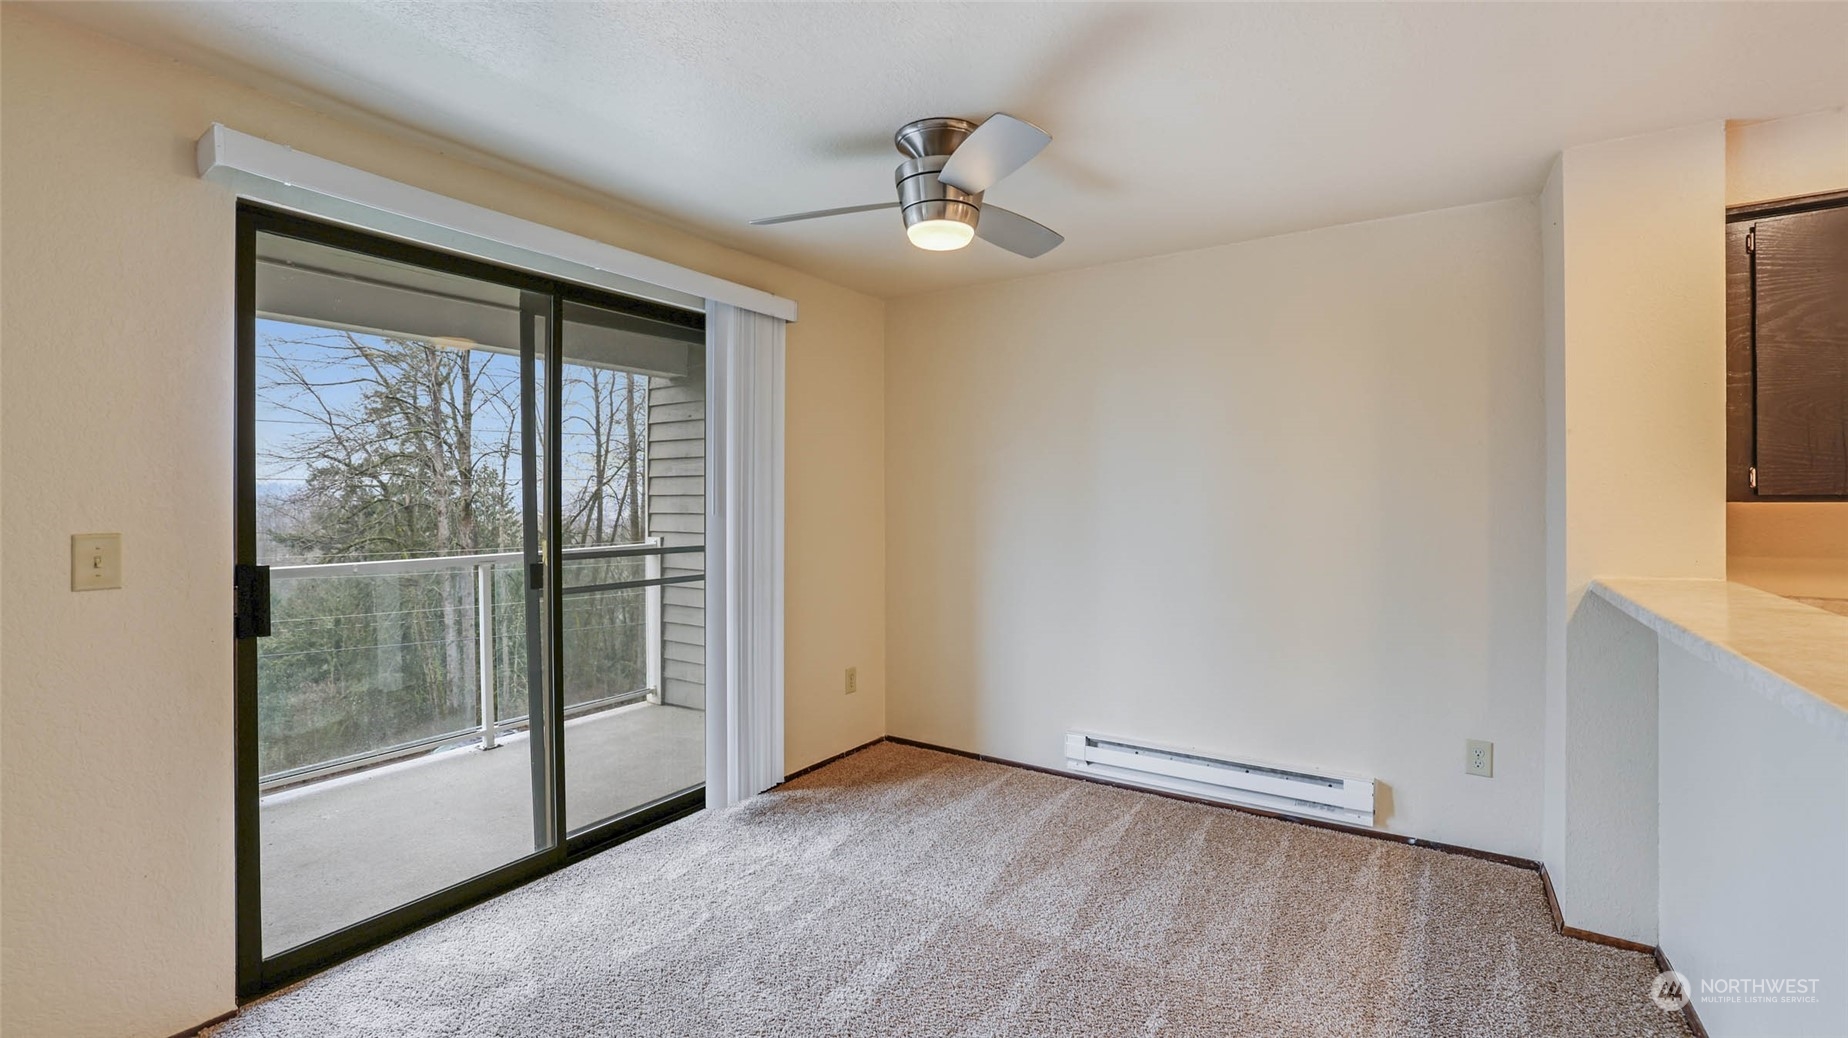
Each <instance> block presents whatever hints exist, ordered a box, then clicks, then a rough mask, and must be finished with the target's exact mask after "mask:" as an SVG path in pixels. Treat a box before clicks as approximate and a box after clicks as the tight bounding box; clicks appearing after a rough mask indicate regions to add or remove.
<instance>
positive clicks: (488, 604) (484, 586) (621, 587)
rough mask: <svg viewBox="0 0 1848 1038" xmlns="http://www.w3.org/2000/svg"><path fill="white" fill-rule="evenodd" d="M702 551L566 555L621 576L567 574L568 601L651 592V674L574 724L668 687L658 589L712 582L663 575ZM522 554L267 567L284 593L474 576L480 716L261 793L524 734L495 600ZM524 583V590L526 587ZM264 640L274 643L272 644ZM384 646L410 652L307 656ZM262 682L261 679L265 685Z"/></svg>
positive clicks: (272, 780)
mask: <svg viewBox="0 0 1848 1038" xmlns="http://www.w3.org/2000/svg"><path fill="white" fill-rule="evenodd" d="M704 551H705V548H704V547H703V546H699V545H690V546H683V545H675V546H665V545H663V544H661V543H660V538H650V539H648V540H647V541H644V542H642V543H638V544H620V545H603V546H595V547H582V548H566V549H564V551H563V553H562V558H561V562H562V566H561V568H569V567H573V564H588V563H593V562H598V561H600V560H610V561H608V562H605V563H604V565H603V566H602V567H601V568H600V571H599V572H597V573H595V574H594V576H597V577H601V578H609V577H615V578H617V579H597V580H592V581H589V582H584V583H577V584H573V583H571V582H570V579H569V575H567V579H566V580H565V582H564V585H563V587H562V588H561V593H562V594H563V595H565V596H567V597H569V596H576V595H602V594H607V593H611V592H622V591H631V590H644V591H646V592H647V594H645V595H644V596H643V600H644V602H645V607H644V612H645V614H646V615H645V619H644V622H643V623H642V624H641V625H640V627H641V631H640V632H638V633H639V637H640V639H641V641H642V653H643V656H644V658H645V676H644V680H643V682H642V684H641V685H639V686H638V687H634V688H628V689H622V690H620V691H617V692H614V693H610V694H605V695H597V696H593V697H590V698H587V699H581V700H578V701H568V702H567V703H566V706H565V717H566V718H567V719H569V718H572V717H577V716H581V715H584V714H588V713H593V712H595V711H599V710H605V709H610V708H612V707H616V706H621V705H624V704H628V703H633V702H637V701H639V700H643V699H650V698H653V699H655V700H656V701H658V697H659V691H660V689H661V685H662V682H661V672H662V637H661V631H662V627H661V623H662V608H661V596H660V590H659V589H660V588H661V587H663V586H665V585H668V584H677V583H691V582H696V581H700V580H704V579H705V574H704V573H703V572H690V573H681V574H675V575H671V576H664V575H663V557H664V556H668V555H696V554H701V553H703V552H704ZM525 558H526V557H525V555H524V553H522V552H518V551H509V552H492V553H482V554H470V555H445V556H435V557H430V558H411V559H378V560H370V561H365V562H332V563H314V564H308V565H296V566H272V567H271V568H270V581H271V584H272V587H274V588H275V590H276V593H277V594H278V596H279V597H281V596H284V595H285V594H286V591H285V589H286V586H287V582H292V581H303V580H315V579H328V578H392V577H407V576H414V575H418V574H443V573H449V574H453V575H456V576H458V577H459V576H461V575H462V574H464V573H467V574H470V575H471V578H472V579H471V584H472V588H473V595H472V602H471V603H470V604H471V605H472V607H473V611H474V623H473V624H472V628H473V629H472V631H471V632H470V633H471V637H470V639H469V640H470V641H471V642H472V643H473V644H472V645H471V646H470V647H469V651H470V653H471V654H472V656H473V660H474V670H475V674H476V682H477V685H478V688H477V692H478V699H477V703H478V707H477V709H476V710H475V716H474V717H473V718H472V719H471V720H472V723H470V724H466V725H462V726H459V727H454V728H453V730H446V731H442V732H440V733H437V734H431V735H421V736H418V737H416V738H410V739H397V738H390V739H387V740H382V741H383V742H384V744H383V745H378V746H368V747H364V748H362V749H360V750H358V751H357V752H352V753H346V754H341V755H338V756H335V757H332V758H331V759H328V760H322V761H316V762H314V763H307V764H296V765H294V766H288V767H280V768H277V769H275V770H274V771H272V772H270V773H267V774H264V775H262V776H261V778H260V779H259V788H260V789H261V790H262V791H264V792H270V791H273V790H276V789H280V788H283V787H289V786H295V785H301V784H304V783H307V782H312V781H316V780H319V779H325V778H331V777H333V776H335V775H340V774H345V773H348V772H353V771H358V770H361V769H364V768H370V767H375V766H378V765H380V764H385V763H389V762H392V761H397V760H402V759H405V758H409V757H413V756H416V755H419V754H424V753H429V752H431V751H434V750H437V749H443V748H449V747H453V746H460V745H467V744H469V743H477V742H478V743H479V745H480V746H481V748H483V749H493V748H494V747H495V745H496V744H497V743H498V742H499V741H500V740H501V739H502V738H504V737H506V736H507V735H509V734H512V733H514V732H518V731H520V730H522V729H524V728H526V727H527V721H528V715H527V714H525V713H518V714H510V715H509V716H497V715H498V711H497V695H498V693H499V691H500V688H499V682H500V677H501V674H502V667H501V665H500V664H501V661H500V660H499V659H498V658H497V645H496V643H497V641H502V640H505V639H506V638H508V637H511V636H512V635H511V634H510V633H509V632H504V631H498V630H497V626H498V624H497V614H496V605H497V603H496V591H495V578H496V576H497V575H498V574H497V569H499V568H501V567H514V568H513V569H510V570H509V569H500V573H506V574H511V573H514V572H522V570H521V569H520V567H522V566H523V565H524V563H525ZM622 560H633V561H634V562H639V563H640V564H641V568H640V570H639V571H636V570H635V569H634V567H633V566H631V567H630V568H629V569H628V570H627V571H625V570H624V569H623V567H622ZM575 568H578V569H580V570H582V569H583V568H585V567H584V566H582V565H579V566H577V567H575ZM702 569H703V567H702ZM580 575H583V574H580ZM279 585H280V586H279ZM521 586H522V587H523V586H524V583H523V581H522V583H521ZM506 597H513V596H506ZM518 597H519V602H518V603H517V605H518V608H519V614H518V615H519V616H520V622H519V625H518V626H519V628H520V630H519V632H517V633H520V634H522V635H523V631H524V625H525V622H526V621H525V617H526V614H525V602H524V597H525V596H524V594H521V595H520V596H518ZM503 604H504V605H507V606H513V605H516V603H514V602H507V603H503ZM416 611H417V610H379V611H371V610H368V611H360V612H355V613H353V614H351V615H332V616H316V617H308V618H291V617H290V616H288V615H287V610H286V609H284V610H280V611H278V612H277V614H276V618H275V623H276V624H277V625H278V626H280V625H283V624H287V623H289V622H291V621H292V620H294V621H295V622H305V621H322V622H328V621H331V622H336V623H338V622H342V621H358V622H360V623H362V624H363V623H367V622H370V623H372V624H375V625H376V624H379V623H382V622H384V620H385V619H388V618H401V617H403V616H406V615H408V614H410V613H413V612H416ZM594 629H600V628H593V630H594ZM567 633H569V632H567ZM447 641H448V640H447V639H444V642H445V645H447ZM264 644H267V642H266V643H264ZM386 648H390V649H396V650H402V648H403V646H402V645H393V646H385V645H383V644H379V643H371V644H361V645H357V646H346V647H340V648H325V649H309V650H304V652H305V653H308V654H312V653H316V652H319V653H338V652H365V651H374V652H376V651H381V650H382V649H386ZM569 649H570V644H569V641H568V640H567V651H569ZM292 654H294V653H289V652H281V653H275V654H274V655H280V656H287V655H292ZM265 658H266V656H265V653H264V651H263V649H262V648H261V647H260V648H259V651H258V666H259V672H260V673H261V668H262V667H263V664H264V662H265ZM261 680H262V679H261V678H260V681H261ZM382 734H390V733H382Z"/></svg>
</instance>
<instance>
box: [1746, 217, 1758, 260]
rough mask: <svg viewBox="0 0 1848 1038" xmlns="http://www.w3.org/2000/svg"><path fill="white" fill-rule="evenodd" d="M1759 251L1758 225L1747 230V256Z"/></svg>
mask: <svg viewBox="0 0 1848 1038" xmlns="http://www.w3.org/2000/svg"><path fill="white" fill-rule="evenodd" d="M1757 251H1758V225H1757V224H1753V225H1752V226H1750V227H1747V228H1746V229H1745V253H1746V255H1748V256H1749V255H1751V254H1753V253H1755V252H1757Z"/></svg>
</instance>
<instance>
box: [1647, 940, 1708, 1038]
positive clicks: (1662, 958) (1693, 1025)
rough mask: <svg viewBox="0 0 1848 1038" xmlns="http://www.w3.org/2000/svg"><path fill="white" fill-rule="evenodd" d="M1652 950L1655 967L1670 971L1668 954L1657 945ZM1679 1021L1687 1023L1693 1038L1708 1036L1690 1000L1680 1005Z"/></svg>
mask: <svg viewBox="0 0 1848 1038" xmlns="http://www.w3.org/2000/svg"><path fill="white" fill-rule="evenodd" d="M1652 950H1653V951H1654V952H1655V962H1656V969H1658V970H1660V971H1662V972H1663V973H1669V972H1672V971H1673V970H1674V968H1675V967H1674V964H1673V963H1671V962H1669V961H1668V956H1667V955H1666V954H1664V953H1663V951H1662V948H1661V946H1660V945H1658V946H1657V947H1655V948H1654V949H1652ZM1681 1022H1682V1023H1684V1024H1687V1025H1688V1031H1689V1032H1690V1033H1691V1034H1693V1035H1694V1038H1708V1034H1707V1025H1706V1024H1703V1023H1701V1022H1700V1014H1699V1013H1696V1012H1695V1011H1694V1003H1693V1002H1692V1001H1691V1000H1690V1001H1689V1002H1688V1004H1687V1005H1685V1006H1682V1007H1681Z"/></svg>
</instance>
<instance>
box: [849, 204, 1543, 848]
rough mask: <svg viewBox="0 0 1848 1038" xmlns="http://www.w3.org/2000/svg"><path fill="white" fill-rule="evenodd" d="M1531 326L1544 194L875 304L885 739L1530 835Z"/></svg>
mask: <svg viewBox="0 0 1848 1038" xmlns="http://www.w3.org/2000/svg"><path fill="white" fill-rule="evenodd" d="M1540 317H1541V302H1540V243H1539V233H1538V224H1537V207H1536V205H1535V203H1534V202H1533V201H1532V200H1513V201H1506V202H1496V203H1490V204H1486V205H1479V206H1471V207H1465V208H1459V209H1450V210H1444V211H1440V212H1434V213H1425V214H1422V215H1418V216H1409V217H1403V218H1399V219H1393V220H1383V221H1378V222H1373V223H1366V224H1356V225H1350V226H1344V227H1337V228H1332V229H1328V230H1322V231H1314V232H1310V233H1305V234H1295V235H1289V236H1285V237H1280V238H1272V239H1267V240H1263V241H1254V242H1248V243H1243V244H1238V245H1230V246H1225V247H1221V248H1214V249H1207V250H1203V251H1199V252H1190V253H1183V254H1178V255H1171V256H1164V257H1160V258H1156V259H1150V260H1141V261H1136V262H1130V263H1122V264H1115V265H1110V266H1105V267H1098V268H1092V269H1088V270H1082V271H1076V272H1070V273H1061V274H1054V275H1048V276H1044V277H1035V278H1029V279H1025V280H1020V281H1013V282H1007V283H1002V284H997V285H991V286H985V287H977V288H970V289H964V290H958V291H954V292H948V293H942V294H935V295H927V296H921V297H916V298H909V299H902V300H895V301H893V302H892V303H891V304H890V305H889V308H888V318H889V319H888V323H887V327H886V345H887V358H886V409H887V418H888V422H887V441H886V467H887V483H886V486H887V495H888V496H887V515H888V521H889V524H890V529H889V533H888V540H887V544H888V554H887V574H888V591H889V598H888V606H887V616H888V622H889V627H888V646H889V654H890V660H891V668H892V684H891V689H890V700H889V710H890V715H891V720H890V725H891V730H892V733H893V734H894V735H900V736H908V737H912V738H917V739H922V740H925V741H928V742H932V743H938V744H943V745H948V746H952V747H956V748H959V749H965V750H973V751H979V752H983V753H990V754H995V755H998V756H1001V757H1006V758H1011V759H1014V760H1019V761H1026V762H1030V763H1034V764H1040V765H1048V766H1057V765H1062V764H1063V756H1062V746H1063V743H1062V739H1063V734H1064V732H1065V731H1066V729H1067V728H1070V727H1083V728H1090V729H1096V730H1098V731H1101V732H1105V733H1111V734H1118V735H1124V736H1132V737H1141V738H1146V739H1150V740H1156V741H1160V742H1165V743H1171V744H1180V745H1188V746H1194V747H1200V748H1204V749H1207V750H1211V751H1216V752H1221V753H1228V754H1239V755H1246V756H1251V757H1257V758H1264V759H1268V760H1272V761H1277V762H1281V763H1285V764H1302V765H1321V766H1325V767H1330V768H1342V769H1350V770H1354V771H1358V772H1361V773H1364V774H1368V775H1373V776H1376V777H1377V778H1378V779H1380V780H1381V781H1382V782H1383V783H1384V789H1385V799H1384V800H1383V802H1382V804H1383V808H1384V809H1383V811H1382V812H1381V816H1380V820H1381V822H1382V823H1383V825H1384V826H1385V827H1386V828H1388V829H1390V830H1392V831H1395V832H1401V833H1410V834H1416V835H1418V836H1421V837H1426V838H1431V839H1436V840H1443V841H1451V842H1455V843H1461V844H1467V845H1470V846H1474V847H1482V848H1488V849H1492V850H1497V851H1504V852H1509V853H1513V854H1520V855H1528V856H1533V855H1535V854H1536V853H1537V852H1538V849H1539V832H1540V778H1541V775H1540V768H1541V738H1540V732H1541V723H1540V722H1541V683H1540V677H1541V660H1542V647H1541V635H1542V613H1541V604H1542V596H1541V593H1540V581H1541V578H1542V562H1543V546H1542V536H1543V531H1542V516H1541V504H1542V490H1541V486H1542V483H1541V481H1542V475H1543V454H1542V431H1543V419H1542V412H1541V392H1540V381H1541V369H1540V359H1541V350H1540ZM1468 738H1483V739H1490V740H1493V741H1494V742H1495V744H1496V758H1495V764H1496V773H1495V777H1494V778H1492V779H1482V778H1474V777H1469V776H1466V775H1465V774H1464V773H1463V751H1464V741H1465V740H1466V739H1468Z"/></svg>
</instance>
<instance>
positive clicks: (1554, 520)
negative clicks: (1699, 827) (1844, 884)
mask: <svg viewBox="0 0 1848 1038" xmlns="http://www.w3.org/2000/svg"><path fill="white" fill-rule="evenodd" d="M1725 143H1726V142H1725V128H1724V126H1723V125H1722V124H1720V123H1711V124H1703V125H1700V126H1694V127H1687V128H1683V129H1677V130H1671V131H1667V132H1664V133H1656V134H1649V135H1646V136H1640V137H1630V138H1625V139H1622V140H1616V141H1607V142H1603V143H1599V144H1592V145H1586V146H1584V147H1578V148H1572V149H1569V150H1567V151H1566V152H1565V153H1564V154H1563V155H1561V156H1560V159H1559V164H1558V167H1557V168H1556V169H1555V170H1554V172H1553V176H1552V179H1551V180H1550V181H1549V183H1548V186H1547V191H1546V194H1545V195H1544V196H1543V202H1544V203H1545V208H1546V209H1547V210H1548V212H1549V213H1554V212H1556V214H1557V215H1554V216H1549V219H1548V221H1547V224H1546V232H1545V237H1546V238H1547V239H1548V240H1547V241H1546V242H1545V244H1544V250H1545V253H1546V262H1547V268H1548V269H1547V272H1546V275H1545V276H1546V279H1547V291H1546V297H1547V301H1546V305H1547V307H1548V311H1549V312H1548V315H1547V318H1546V327H1547V329H1548V335H1547V336H1546V351H1547V357H1546V368H1547V370H1548V372H1549V379H1548V388H1547V392H1548V400H1549V405H1548V410H1547V419H1548V420H1547V431H1546V440H1547V446H1546V454H1547V468H1548V471H1547V474H1546V480H1547V485H1548V493H1547V524H1548V528H1549V531H1550V532H1551V534H1552V537H1553V542H1552V545H1551V551H1550V552H1549V556H1548V572H1547V574H1546V581H1547V585H1548V589H1549V593H1548V596H1547V598H1548V602H1547V612H1546V621H1545V622H1546V624H1547V627H1548V633H1547V646H1548V653H1547V660H1546V673H1547V678H1546V685H1547V693H1546V695H1547V705H1546V715H1547V719H1548V735H1549V740H1550V744H1549V746H1548V762H1549V774H1548V776H1547V797H1546V812H1545V814H1546V826H1545V828H1546V832H1545V836H1544V839H1543V843H1544V845H1545V848H1546V858H1545V860H1546V864H1547V868H1548V872H1549V874H1550V875H1551V876H1552V878H1553V883H1554V886H1555V889H1556V890H1557V892H1558V894H1559V900H1560V907H1561V909H1562V910H1563V911H1564V913H1565V917H1566V922H1567V924H1568V925H1571V926H1575V927H1580V928H1582V929H1587V930H1592V931H1596V932H1599V933H1605V934H1610V935H1612V936H1615V937H1623V938H1627V939H1630V940H1636V941H1642V942H1644V943H1654V940H1655V913H1654V912H1653V911H1652V906H1653V905H1654V904H1655V901H1656V891H1655V874H1656V870H1655V843H1654V839H1653V832H1654V814H1653V811H1654V805H1653V802H1652V799H1651V797H1650V796H1649V795H1648V793H1647V790H1649V789H1650V788H1652V787H1653V784H1654V778H1655V758H1654V745H1655V733H1654V731H1653V730H1652V728H1651V726H1650V725H1649V724H1647V723H1646V722H1645V723H1643V724H1641V725H1640V726H1638V725H1637V724H1636V723H1635V722H1636V720H1637V719H1638V718H1643V719H1647V718H1650V717H1653V716H1654V712H1655V705H1654V702H1653V682H1647V683H1640V684H1639V683H1637V682H1632V681H1625V680H1620V677H1621V676H1620V675H1615V674H1611V673H1607V672H1606V671H1605V670H1604V669H1602V665H1603V664H1604V663H1606V662H1609V661H1608V660H1605V659H1603V658H1602V653H1603V652H1604V649H1603V648H1602V644H1603V642H1604V641H1605V639H1604V634H1605V633H1606V632H1605V631H1604V630H1603V628H1604V627H1606V625H1604V624H1601V623H1600V622H1599V621H1598V620H1597V619H1596V618H1590V617H1588V618H1586V619H1584V620H1580V619H1577V618H1575V616H1574V613H1575V612H1576V611H1577V610H1578V609H1579V608H1580V600H1581V598H1583V596H1584V593H1585V587H1586V585H1587V584H1588V583H1589V582H1590V581H1591V579H1592V578H1594V577H1612V576H1661V577H1713V578H1722V577H1724V575H1725V567H1726V512H1725V496H1726V493H1725V445H1726V430H1725V371H1726V366H1725V264H1724V254H1723V246H1724V227H1723V221H1724V209H1725V190H1726V151H1725ZM1580 635H1583V636H1584V637H1583V638H1581V637H1580ZM1581 651H1583V652H1585V653H1589V654H1591V658H1588V659H1585V660H1580V659H1575V658H1574V654H1575V653H1579V652H1581Z"/></svg>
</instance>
